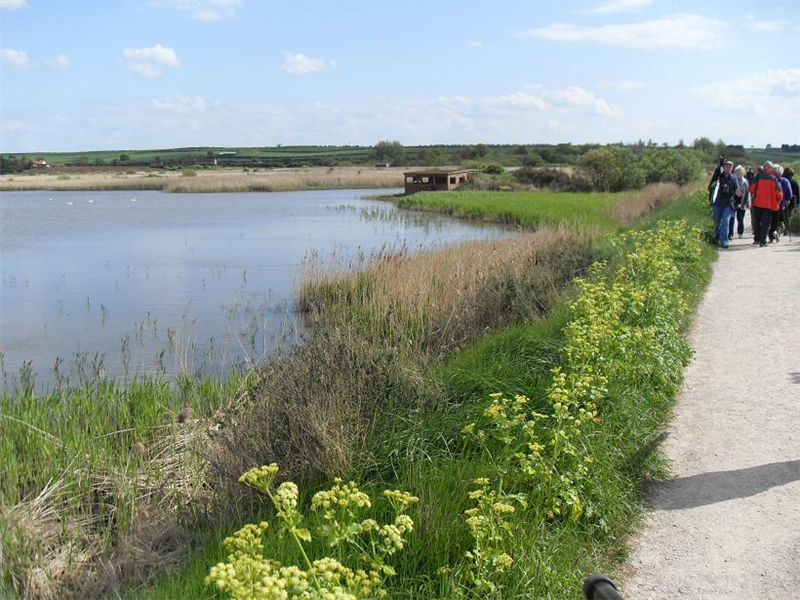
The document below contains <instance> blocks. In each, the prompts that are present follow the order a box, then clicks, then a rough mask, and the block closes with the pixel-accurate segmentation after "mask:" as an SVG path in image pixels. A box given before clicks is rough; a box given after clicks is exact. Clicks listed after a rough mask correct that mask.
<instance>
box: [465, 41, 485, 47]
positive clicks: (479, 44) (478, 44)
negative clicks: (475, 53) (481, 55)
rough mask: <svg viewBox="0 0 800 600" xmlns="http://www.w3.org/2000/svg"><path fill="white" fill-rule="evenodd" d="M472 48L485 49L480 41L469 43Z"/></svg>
mask: <svg viewBox="0 0 800 600" xmlns="http://www.w3.org/2000/svg"><path fill="white" fill-rule="evenodd" d="M467 43H468V44H469V45H470V46H471V47H472V48H483V42H479V41H478V40H470V41H469V42H467Z"/></svg>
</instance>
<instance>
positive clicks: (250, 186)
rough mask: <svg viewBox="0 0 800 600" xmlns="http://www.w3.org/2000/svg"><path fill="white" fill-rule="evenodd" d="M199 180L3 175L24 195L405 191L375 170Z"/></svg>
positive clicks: (202, 176)
mask: <svg viewBox="0 0 800 600" xmlns="http://www.w3.org/2000/svg"><path fill="white" fill-rule="evenodd" d="M196 173H197V176H196V177H184V176H183V175H182V173H181V172H180V171H160V170H151V171H137V172H135V173H121V172H115V173H109V172H97V173H85V172H80V173H74V174H70V175H69V177H68V178H67V179H65V178H64V174H63V173H59V174H46V173H45V174H38V173H37V174H35V175H19V174H13V175H2V176H0V191H23V190H54V191H70V190H163V191H165V192H190V193H203V192H273V191H289V190H304V189H333V188H342V189H349V188H388V187H402V186H403V171H402V169H376V168H373V167H363V168H358V167H338V168H321V167H310V168H298V169H273V170H263V171H261V170H259V171H249V172H244V171H243V170H241V169H235V170H234V169H213V170H212V169H209V170H198V171H197V172H196Z"/></svg>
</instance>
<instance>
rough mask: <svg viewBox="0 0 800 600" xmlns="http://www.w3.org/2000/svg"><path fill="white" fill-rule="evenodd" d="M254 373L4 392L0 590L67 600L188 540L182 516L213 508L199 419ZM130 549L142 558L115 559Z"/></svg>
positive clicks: (144, 568) (160, 558)
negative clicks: (207, 497)
mask: <svg viewBox="0 0 800 600" xmlns="http://www.w3.org/2000/svg"><path fill="white" fill-rule="evenodd" d="M250 377H251V376H249V375H244V376H242V375H238V374H236V373H233V374H232V376H231V378H230V379H228V380H220V381H212V380H202V381H200V380H192V379H189V378H183V379H182V380H181V385H180V386H179V387H177V388H176V387H173V386H172V385H171V384H169V383H167V382H165V381H162V380H140V381H138V382H133V383H131V384H130V385H128V386H127V387H125V388H121V387H119V386H117V385H116V384H114V383H113V382H109V381H95V382H92V383H90V384H86V385H83V386H81V387H77V388H69V389H61V390H58V391H52V392H49V393H45V394H44V395H40V394H37V393H35V392H34V391H33V388H32V387H27V388H24V389H22V390H18V391H17V392H16V393H13V394H9V393H6V392H4V393H3V395H2V396H0V464H1V465H2V478H0V546H1V547H2V552H0V586H2V587H0V589H3V588H7V589H10V590H11V591H13V592H16V593H18V594H20V595H21V596H23V597H30V598H53V597H62V596H63V595H64V594H65V593H68V592H69V591H70V590H73V591H78V590H82V591H81V592H80V593H87V592H88V591H89V590H92V589H94V590H95V591H98V590H102V589H104V587H105V586H106V585H112V584H113V581H114V580H115V579H116V578H117V577H118V576H119V575H120V573H118V572H114V570H115V568H116V567H118V568H119V569H126V570H129V572H128V573H127V575H136V576H137V577H141V576H144V575H146V573H147V572H148V569H149V568H152V567H153V565H155V564H159V566H163V564H164V561H165V560H168V559H169V558H170V554H171V553H170V552H169V551H163V550H165V549H167V550H169V548H170V547H172V548H173V549H175V548H183V547H185V545H186V544H185V540H186V539H187V538H188V536H187V534H186V533H185V532H183V533H180V528H179V527H177V521H176V519H175V517H176V515H178V514H179V513H182V512H184V513H185V511H186V510H187V509H188V508H189V507H190V506H191V507H192V510H193V511H197V510H200V511H202V510H203V506H204V501H203V497H204V492H203V489H204V487H203V481H204V472H205V471H206V470H207V469H208V465H207V464H206V463H205V462H204V461H203V460H201V459H200V458H199V457H198V456H197V455H196V453H195V450H196V446H197V442H198V441H199V440H200V439H201V438H204V437H205V427H204V426H202V425H201V422H200V421H197V420H194V419H193V418H191V417H193V416H197V417H207V416H209V415H210V414H211V412H212V411H213V409H214V408H215V407H216V406H218V405H219V404H221V403H222V402H223V401H224V400H226V399H228V398H234V397H237V395H241V394H242V393H244V392H245V391H246V389H247V388H248V386H249V385H250V383H251V378H250ZM186 514H187V516H188V513H186ZM179 536H182V537H183V538H184V540H183V541H181V542H180V543H178V537H179ZM157 546H163V548H161V550H162V551H157V550H156V549H155V547H157ZM124 553H129V554H131V555H134V556H138V557H139V558H138V559H137V561H133V562H132V561H131V560H130V558H131V557H128V558H129V559H128V560H116V561H115V560H113V558H112V557H117V558H119V557H120V556H121V555H122V554H124ZM173 558H175V557H173ZM110 559H111V560H110ZM103 561H109V562H107V563H105V564H104V562H103ZM137 562H138V566H139V567H140V568H141V571H140V572H139V573H138V574H137V573H135V572H133V571H130V569H131V568H132V566H133V564H134V563H137Z"/></svg>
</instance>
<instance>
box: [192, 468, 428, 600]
mask: <svg viewBox="0 0 800 600" xmlns="http://www.w3.org/2000/svg"><path fill="white" fill-rule="evenodd" d="M277 475H278V466H277V465H276V464H271V465H268V466H264V467H257V468H254V469H251V470H250V471H248V472H246V473H245V474H243V475H242V476H241V477H240V478H239V481H240V482H242V483H243V484H245V485H248V486H250V487H252V488H253V489H255V490H257V491H259V492H260V493H262V494H264V495H265V496H267V497H268V498H269V500H270V501H271V503H272V505H273V507H274V508H275V516H276V519H277V522H278V526H279V527H280V535H284V534H288V535H289V536H290V538H291V539H292V540H294V543H295V545H296V546H297V548H298V550H299V553H300V555H301V556H302V563H303V564H302V566H296V565H291V566H283V565H282V564H281V563H280V562H278V561H275V560H271V559H268V558H266V557H265V556H264V541H263V540H264V534H265V532H266V530H267V528H268V527H269V522H267V521H262V522H261V523H258V524H249V525H245V526H244V527H243V528H241V529H240V530H239V531H237V532H236V533H235V534H234V535H232V536H231V537H229V538H226V539H225V540H224V542H223V548H224V549H225V552H226V555H227V561H226V562H223V563H219V564H218V565H216V566H214V567H212V568H211V570H210V572H209V574H208V576H207V577H206V584H207V585H213V586H215V587H216V588H217V590H219V591H220V592H223V593H226V594H227V595H228V596H229V597H230V598H234V599H237V600H239V599H241V600H245V599H248V600H286V599H289V598H299V599H303V600H322V599H325V600H357V599H360V598H380V597H383V596H384V595H385V594H386V591H385V590H384V589H383V584H384V583H385V581H386V578H387V577H390V576H392V575H394V570H393V569H392V567H391V566H389V565H388V564H387V557H389V556H391V555H393V554H395V553H396V552H398V551H399V550H402V549H403V547H404V546H405V544H406V536H407V535H408V534H410V533H411V532H412V531H413V530H414V521H413V520H412V518H411V517H410V516H409V515H407V514H405V513H406V511H407V510H408V508H409V507H410V506H412V505H413V504H415V503H416V502H418V501H419V499H418V498H417V497H416V496H412V495H411V494H409V493H407V492H403V491H400V490H386V491H385V492H384V497H385V498H386V500H387V501H388V503H389V505H390V507H391V508H392V510H393V512H394V520H393V522H391V523H386V524H383V525H380V524H378V522H377V521H375V520H374V519H363V520H361V519H360V515H361V513H362V512H363V511H365V510H367V509H369V508H371V506H372V502H371V500H370V498H369V496H368V495H367V494H365V493H364V492H362V491H361V490H359V489H358V487H357V486H356V484H355V483H353V482H352V481H351V482H349V483H346V484H345V483H344V482H343V481H342V480H341V479H336V480H335V481H334V485H333V486H332V487H331V488H330V489H328V490H324V491H321V492H318V493H316V494H315V495H314V497H313V498H312V501H311V512H312V513H315V514H316V515H319V517H320V518H319V519H318V521H321V522H320V523H317V525H316V527H314V530H315V534H312V531H311V529H309V528H307V527H304V526H303V524H304V523H305V521H306V520H307V519H306V517H305V515H303V514H302V513H301V512H300V511H299V510H298V495H299V490H298V488H297V486H296V485H295V484H294V483H293V482H291V481H286V482H283V483H281V484H280V485H279V486H278V487H277V489H275V490H274V491H273V489H272V486H273V483H274V482H275V479H276V477H277ZM315 537H316V538H317V539H322V540H324V541H325V542H326V544H327V547H328V548H335V549H336V553H337V556H336V558H333V557H330V556H324V557H321V558H318V559H316V560H312V559H311V558H310V557H309V555H308V552H307V551H306V547H305V545H306V544H309V543H310V542H311V541H312V540H313V539H314V538H315ZM347 548H349V549H350V550H352V551H347V550H346V549H347ZM346 562H350V563H351V564H352V565H353V566H352V567H351V566H347V565H346V564H345V563H346Z"/></svg>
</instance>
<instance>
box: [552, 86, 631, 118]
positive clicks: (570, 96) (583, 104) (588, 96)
mask: <svg viewBox="0 0 800 600" xmlns="http://www.w3.org/2000/svg"><path fill="white" fill-rule="evenodd" d="M543 95H544V97H545V99H546V100H548V101H549V102H550V103H551V104H553V105H554V106H562V107H564V106H567V107H571V108H576V109H578V110H580V111H582V112H587V113H595V114H598V115H603V116H605V117H621V116H622V109H621V108H620V107H619V106H616V105H615V104H611V103H610V102H608V101H607V100H604V99H603V98H598V97H597V96H595V95H594V94H593V93H592V92H590V91H588V90H584V89H583V88H579V87H578V86H570V87H568V88H565V89H563V90H545V92H544V94H543Z"/></svg>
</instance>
